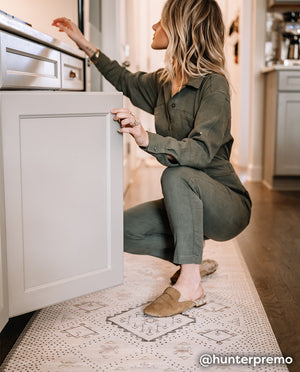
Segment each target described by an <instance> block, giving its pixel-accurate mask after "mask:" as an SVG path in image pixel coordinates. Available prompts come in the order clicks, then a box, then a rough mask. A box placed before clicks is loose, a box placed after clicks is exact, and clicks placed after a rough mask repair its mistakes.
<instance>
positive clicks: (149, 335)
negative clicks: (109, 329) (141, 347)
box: [106, 305, 196, 341]
mask: <svg viewBox="0 0 300 372" xmlns="http://www.w3.org/2000/svg"><path fill="white" fill-rule="evenodd" d="M144 306H145V305H142V306H139V307H137V308H134V309H130V310H126V311H123V312H122V313H119V314H116V315H113V316H111V317H107V319H106V320H107V321H109V322H111V323H113V324H115V325H117V326H118V327H120V328H122V329H124V330H125V331H127V332H130V333H133V334H134V335H136V336H138V337H140V338H141V339H142V340H144V341H154V340H156V339H157V338H159V337H162V336H164V335H166V334H168V333H170V332H174V331H176V330H177V329H180V328H183V327H184V326H187V325H189V324H190V323H195V322H196V319H195V318H192V317H190V316H189V315H187V314H178V315H174V316H172V317H165V318H155V317H150V316H147V315H144V313H143V311H142V308H143V307H144Z"/></svg>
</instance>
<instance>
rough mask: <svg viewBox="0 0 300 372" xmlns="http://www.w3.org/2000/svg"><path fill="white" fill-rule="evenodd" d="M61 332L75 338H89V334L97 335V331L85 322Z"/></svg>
mask: <svg viewBox="0 0 300 372" xmlns="http://www.w3.org/2000/svg"><path fill="white" fill-rule="evenodd" d="M61 333H65V334H67V336H68V337H75V338H80V337H83V338H87V337H89V336H94V335H97V332H95V331H93V330H92V329H91V328H89V327H87V326H86V325H85V324H84V323H81V324H80V325H79V326H76V327H71V328H67V329H64V330H63V331H61Z"/></svg>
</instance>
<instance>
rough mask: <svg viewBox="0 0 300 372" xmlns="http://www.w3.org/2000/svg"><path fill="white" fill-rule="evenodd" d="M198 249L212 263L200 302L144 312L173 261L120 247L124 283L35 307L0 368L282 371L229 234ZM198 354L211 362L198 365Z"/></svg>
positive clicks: (32, 371)
mask: <svg viewBox="0 0 300 372" xmlns="http://www.w3.org/2000/svg"><path fill="white" fill-rule="evenodd" d="M204 256H205V257H206V258H212V259H215V260H217V261H218V263H219V268H218V270H217V271H216V272H215V273H214V274H213V275H211V276H210V277H207V278H205V279H203V286H204V289H205V292H206V298H207V304H206V305H205V306H203V307H201V308H193V309H190V310H188V311H186V312H185V313H183V314H180V315H176V316H173V317H169V318H152V317H148V316H144V315H143V313H142V309H143V307H144V306H145V304H146V303H147V302H149V301H150V300H152V299H154V298H156V297H157V296H158V295H159V294H161V292H162V291H163V290H164V289H165V288H166V287H167V286H168V284H169V277H170V276H171V275H172V274H173V273H174V272H175V271H176V267H175V266H174V265H173V264H171V263H168V262H165V261H163V260H160V259H158V258H154V257H149V256H135V255H131V254H126V253H125V258H124V261H125V273H124V284H123V285H120V286H117V287H114V288H109V289H105V290H101V291H99V292H96V293H92V294H89V295H86V296H82V297H79V298H75V299H72V300H70V301H66V302H63V303H60V304H57V305H54V306H50V307H48V308H45V309H42V310H40V311H38V312H36V314H35V315H34V317H33V318H32V320H31V321H30V323H29V324H28V326H27V327H26V329H25V330H24V332H23V333H22V334H21V336H20V338H19V340H18V342H17V343H16V345H15V346H14V348H13V349H12V350H11V352H10V353H9V355H8V356H7V358H6V360H5V361H4V363H3V365H2V367H0V370H1V371H5V372H39V371H41V372H58V371H62V372H65V371H72V372H95V371H122V372H135V371H140V372H149V371H153V372H154V371H155V372H160V371H164V372H179V371H184V372H189V371H200V370H210V371H218V370H223V371H253V370H255V371H276V372H279V371H287V370H288V369H287V367H286V366H285V365H284V364H276V365H275V364H270V362H273V359H272V358H273V357H278V358H279V359H278V360H277V361H276V360H275V362H277V363H279V362H282V359H283V358H282V355H281V352H280V349H279V347H278V344H277V341H276V339H275V336H274V334H273V332H272V329H271V326H270V324H269V322H268V319H267V316H266V314H265V312H264V309H263V306H262V304H261V302H260V299H259V297H258V294H257V292H256V289H255V287H254V284H253V282H252V279H251V277H250V274H249V272H248V269H247V267H246V265H245V262H244V260H243V258H242V255H241V253H240V250H239V247H238V245H237V243H236V241H235V240H231V241H229V242H226V243H217V242H212V241H208V242H207V244H206V247H205V252H204ZM203 355H206V356H203ZM200 357H201V361H202V364H204V363H207V364H209V363H213V364H212V365H211V367H209V368H205V367H202V366H201V365H200V362H199V361H200ZM254 357H256V358H261V357H265V360H257V359H255V362H254ZM266 357H268V358H269V359H268V360H266ZM230 358H231V359H230ZM245 358H247V359H245ZM270 358H271V359H270ZM280 358H281V359H280ZM259 362H262V363H263V364H260V365H259V364H258V363H259ZM234 363H235V364H234Z"/></svg>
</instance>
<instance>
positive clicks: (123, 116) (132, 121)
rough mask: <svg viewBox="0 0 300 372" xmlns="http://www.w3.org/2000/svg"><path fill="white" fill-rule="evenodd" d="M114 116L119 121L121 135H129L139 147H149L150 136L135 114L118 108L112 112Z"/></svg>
mask: <svg viewBox="0 0 300 372" xmlns="http://www.w3.org/2000/svg"><path fill="white" fill-rule="evenodd" d="M111 113H112V114H114V115H115V116H114V120H115V121H118V122H119V123H120V125H121V128H120V129H119V130H118V132H119V133H129V134H130V135H132V137H133V138H134V139H135V142H136V144H137V145H138V146H141V147H147V146H148V145H149V135H148V132H146V131H145V129H144V128H143V126H142V124H141V122H140V121H139V119H138V118H137V117H136V116H135V114H134V113H133V112H131V111H129V110H128V109H126V108H117V109H113V110H111Z"/></svg>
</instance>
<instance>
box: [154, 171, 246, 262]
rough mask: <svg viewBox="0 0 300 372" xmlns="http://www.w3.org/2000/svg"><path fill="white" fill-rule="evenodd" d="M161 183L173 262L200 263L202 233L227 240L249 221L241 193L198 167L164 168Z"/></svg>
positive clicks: (209, 236)
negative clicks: (171, 239) (170, 235)
mask: <svg viewBox="0 0 300 372" xmlns="http://www.w3.org/2000/svg"><path fill="white" fill-rule="evenodd" d="M161 183H162V190H163V195H164V204H165V208H166V211H167V215H168V220H169V223H170V228H171V230H172V232H173V237H174V245H175V252H174V260H173V262H174V263H175V264H188V263H196V264H200V263H201V262H202V253H203V236H204V235H205V236H206V237H207V238H209V239H213V240H218V241H225V240H229V239H232V238H233V237H235V236H237V235H238V234H239V233H240V232H241V231H242V230H243V229H244V228H245V227H246V226H247V225H248V223H249V217H250V212H249V208H248V207H247V205H246V204H245V203H244V197H243V196H242V195H239V194H237V193H235V192H233V191H232V190H230V189H229V188H228V187H226V186H224V185H222V184H221V183H219V182H217V181H216V180H214V179H212V178H211V177H209V176H208V175H207V174H205V173H204V172H202V171H200V170H196V169H193V168H188V167H181V166H179V167H170V168H166V169H165V171H164V173H163V175H162V178H161Z"/></svg>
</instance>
